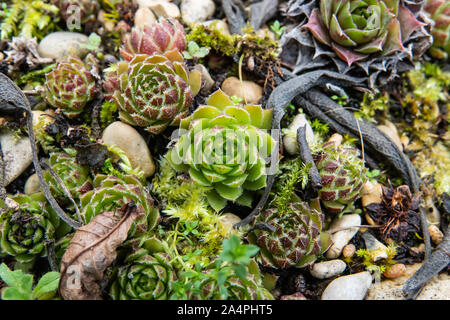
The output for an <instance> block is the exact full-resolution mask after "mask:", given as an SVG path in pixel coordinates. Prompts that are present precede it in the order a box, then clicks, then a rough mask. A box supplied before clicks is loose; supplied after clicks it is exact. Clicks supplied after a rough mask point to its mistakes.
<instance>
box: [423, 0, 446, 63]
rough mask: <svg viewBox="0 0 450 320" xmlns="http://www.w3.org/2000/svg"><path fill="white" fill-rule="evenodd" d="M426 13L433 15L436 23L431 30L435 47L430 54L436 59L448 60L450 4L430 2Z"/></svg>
mask: <svg viewBox="0 0 450 320" xmlns="http://www.w3.org/2000/svg"><path fill="white" fill-rule="evenodd" d="M425 11H427V12H429V13H430V14H431V18H432V19H433V20H434V23H435V24H434V26H433V28H432V29H431V34H432V35H433V46H432V47H431V48H430V54H431V55H432V56H433V57H434V58H436V59H447V58H448V56H449V54H450V2H449V1H448V0H428V1H427V4H426V5H425Z"/></svg>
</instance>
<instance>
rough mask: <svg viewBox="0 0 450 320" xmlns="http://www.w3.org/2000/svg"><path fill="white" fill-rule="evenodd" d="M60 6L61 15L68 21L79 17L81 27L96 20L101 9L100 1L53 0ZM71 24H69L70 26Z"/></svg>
mask: <svg viewBox="0 0 450 320" xmlns="http://www.w3.org/2000/svg"><path fill="white" fill-rule="evenodd" d="M52 3H54V4H55V5H56V6H57V7H58V8H59V12H60V13H61V16H62V17H63V19H64V20H65V21H66V22H68V23H69V22H71V21H72V20H71V19H73V20H75V19H74V18H78V19H79V21H74V22H78V23H79V24H80V27H81V25H82V24H85V23H87V22H90V21H95V19H96V17H97V13H98V10H99V5H98V1H92V0H52ZM70 27H71V26H70V25H69V28H70Z"/></svg>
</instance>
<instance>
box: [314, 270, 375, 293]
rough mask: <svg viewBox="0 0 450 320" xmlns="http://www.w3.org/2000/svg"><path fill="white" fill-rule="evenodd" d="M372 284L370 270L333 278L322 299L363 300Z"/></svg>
mask: <svg viewBox="0 0 450 320" xmlns="http://www.w3.org/2000/svg"><path fill="white" fill-rule="evenodd" d="M371 285H372V276H371V275H370V273H369V272H367V271H364V272H360V273H355V274H351V275H348V276H343V277H339V278H337V279H335V280H333V281H332V282H331V283H330V284H329V285H328V286H327V287H326V288H325V290H324V291H323V293H322V298H321V299H322V300H363V299H364V297H365V296H366V294H367V291H368V290H369V288H370V287H371Z"/></svg>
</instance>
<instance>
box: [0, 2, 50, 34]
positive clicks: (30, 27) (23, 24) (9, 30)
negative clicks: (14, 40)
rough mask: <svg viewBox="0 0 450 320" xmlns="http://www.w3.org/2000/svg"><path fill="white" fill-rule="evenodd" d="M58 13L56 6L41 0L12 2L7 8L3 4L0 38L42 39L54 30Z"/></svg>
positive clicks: (0, 15)
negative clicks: (22, 37)
mask: <svg viewBox="0 0 450 320" xmlns="http://www.w3.org/2000/svg"><path fill="white" fill-rule="evenodd" d="M58 13H59V9H58V8H57V7H56V6H54V5H52V4H49V3H47V1H42V0H13V1H12V4H11V5H10V6H9V7H8V6H7V5H6V3H3V4H2V9H1V11H0V18H3V19H2V20H3V22H2V24H1V26H0V30H1V36H0V38H1V39H11V37H14V36H24V37H26V38H33V37H37V38H38V39H42V38H43V37H44V36H45V35H47V34H49V33H51V32H52V31H54V30H55V29H56V23H57V22H58V20H59V18H58Z"/></svg>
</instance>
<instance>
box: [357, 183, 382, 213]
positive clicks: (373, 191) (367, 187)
mask: <svg viewBox="0 0 450 320" xmlns="http://www.w3.org/2000/svg"><path fill="white" fill-rule="evenodd" d="M362 190H363V191H362V192H363V196H362V197H361V201H362V205H363V207H367V206H368V205H369V204H372V203H381V202H382V201H383V189H382V188H381V184H379V183H378V182H371V181H367V182H366V183H365V184H364V186H363V189H362Z"/></svg>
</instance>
